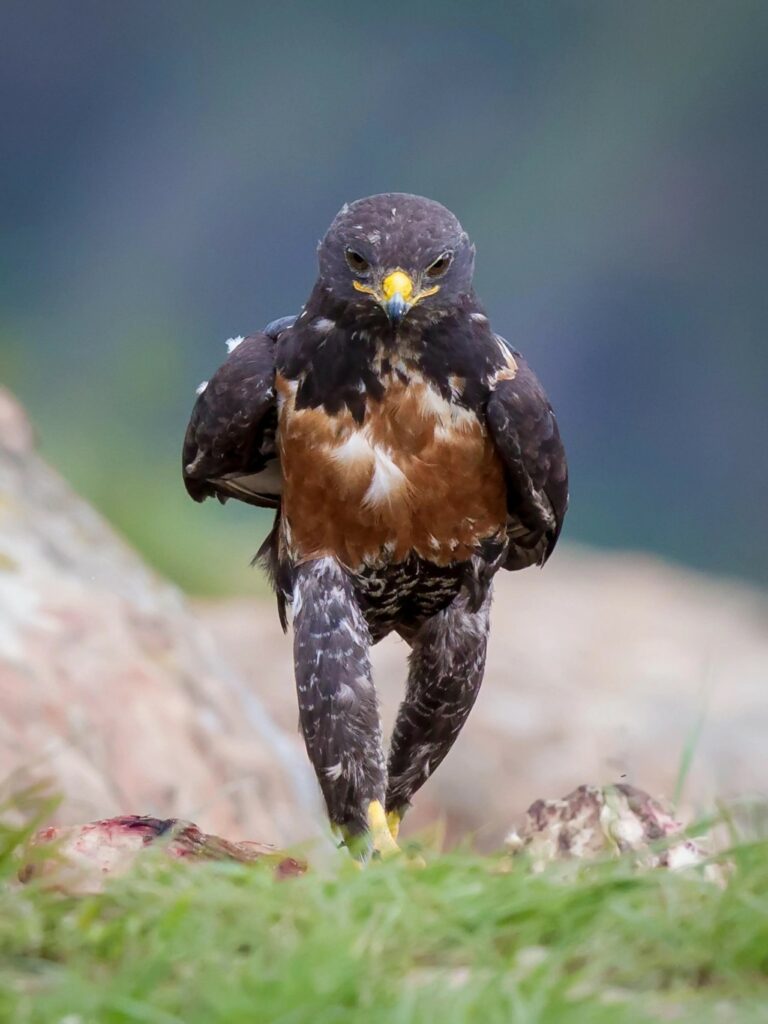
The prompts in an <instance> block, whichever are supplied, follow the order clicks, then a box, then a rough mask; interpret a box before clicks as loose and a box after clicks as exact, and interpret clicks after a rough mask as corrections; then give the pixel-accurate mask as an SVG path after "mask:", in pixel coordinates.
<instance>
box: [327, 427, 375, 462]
mask: <svg viewBox="0 0 768 1024" xmlns="http://www.w3.org/2000/svg"><path fill="white" fill-rule="evenodd" d="M373 457H374V452H373V448H372V447H371V444H370V442H369V441H368V439H367V438H366V436H365V434H363V432H362V431H360V430H356V431H355V432H354V433H352V434H350V435H349V437H348V438H347V439H346V441H344V442H342V444H340V445H339V446H338V447H337V448H334V449H333V450H332V451H331V458H332V459H333V460H334V461H335V462H341V463H342V464H343V465H349V464H350V463H353V462H360V461H362V460H365V461H369V460H370V459H372V458H373Z"/></svg>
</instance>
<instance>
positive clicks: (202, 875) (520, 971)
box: [0, 829, 768, 1024]
mask: <svg viewBox="0 0 768 1024" xmlns="http://www.w3.org/2000/svg"><path fill="white" fill-rule="evenodd" d="M21 838H23V837H22V835H21V834H20V833H15V832H13V831H11V830H8V829H6V831H5V841H4V845H3V844H2V840H1V839H0V877H2V885H1V887H0V1021H3V1022H6V1021H7V1022H12V1024H33V1022H34V1024H38V1022H40V1024H42V1022H44V1024H52V1022H60V1024H91V1022H94V1024H101V1022H105V1024H128V1022H143V1024H180V1022H183V1024H218V1022H227V1024H238V1022H262V1021H264V1022H267V1021H268V1022H274V1024H278V1022H279V1024H289V1022H290V1024H301V1022H305V1021H306V1022H313V1024H343V1022H348V1021H349V1022H353V1021H354V1022H357V1021H365V1022H367V1024H383V1022H387V1024H396V1022H406V1021H408V1022H410V1021H416V1022H431V1021H441V1022H448V1024H450V1022H457V1021H477V1022H484V1024H485V1022H489V1024H490V1022H496V1021H499V1022H502V1021H503V1022H526V1024H527V1022H550V1021H551V1022H555V1021H557V1022H559V1021H568V1022H570V1021H575V1022H581V1021H583V1022H585V1024H586V1022H596V1024H600V1022H603V1021H605V1022H614V1021H628V1022H633V1021H638V1022H639V1021H648V1020H686V1021H687V1020H691V1021H694V1020H695V1021H709V1020H712V1021H731V1020H733V1021H739V1022H742V1021H753V1020H754V1021H762V1020H766V1021H768V843H766V842H762V841H760V842H752V843H748V844H743V845H740V846H738V847H737V848H735V849H734V850H733V851H732V852H731V853H730V854H729V859H730V860H731V862H732V864H733V874H732V879H731V882H730V884H729V885H728V886H727V888H725V889H721V888H719V887H717V886H716V885H713V884H712V883H710V882H706V881H704V880H703V879H702V878H700V877H699V876H698V875H696V874H691V875H680V874H670V873H668V872H662V871H656V872H650V873H646V874H638V873H635V872H633V871H632V869H631V868H630V866H629V865H627V864H624V863H621V862H613V863H606V864H598V865H594V866H592V867H590V868H588V869H585V870H582V871H581V872H580V874H579V875H578V876H577V877H573V878H571V879H570V880H567V881H564V880H563V879H562V878H557V877H556V876H554V875H551V876H550V875H540V876H531V875H529V874H527V873H526V871H525V870H524V866H523V865H519V866H515V867H514V869H513V870H511V871H502V870H500V869H501V868H502V866H503V862H502V861H501V860H499V859H496V860H495V859H493V858H491V859H489V858H480V857H477V856H474V855H463V854H451V855H444V856H434V857H433V858H432V859H431V860H429V861H428V864H427V866H426V868H424V869H422V870H417V869H414V868H412V867H409V865H408V864H407V863H404V862H402V861H401V862H397V861H396V862H388V863H385V864H375V865H373V866H372V867H371V868H369V869H368V870H366V871H358V870H356V869H355V868H354V867H353V866H352V865H351V864H350V863H348V862H347V861H345V860H344V859H343V858H341V856H340V857H339V860H338V863H336V862H334V863H332V864H331V865H330V866H329V867H327V868H326V869H325V870H324V871H323V870H318V871H315V872H312V873H310V874H308V875H306V876H305V877H303V878H298V879H288V880H285V881H282V882H276V881H274V880H273V878H272V875H271V871H270V870H268V869H267V868H266V867H261V866H258V865H257V866H250V867H249V866H242V865H231V864H221V863H208V864H197V865H186V864H179V863H168V862H166V861H164V860H163V858H162V856H160V855H157V856H155V855H154V854H153V853H150V854H148V856H147V860H146V863H144V864H143V865H142V866H141V867H140V868H139V869H138V870H137V871H136V872H135V873H133V874H132V875H130V876H128V877H125V878H122V879H117V880H114V881H113V882H112V883H111V884H110V885H109V886H108V888H107V890H106V892H104V893H103V894H100V895H97V896H88V897H79V898H74V897H67V896H63V895H60V894H57V893H55V892H51V891H46V890H45V889H44V888H42V887H40V886H38V885H36V884H31V885H28V886H23V887H22V886H18V885H17V884H15V882H14V878H15V873H16V870H17V866H18V865H17V863H16V860H15V856H14V852H13V850H14V847H15V846H17V844H18V842H19V840H20V839H21Z"/></svg>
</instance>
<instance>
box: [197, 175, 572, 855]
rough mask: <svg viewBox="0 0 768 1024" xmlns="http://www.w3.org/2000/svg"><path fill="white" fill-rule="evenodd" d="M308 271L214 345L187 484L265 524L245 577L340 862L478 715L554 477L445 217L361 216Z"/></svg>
mask: <svg viewBox="0 0 768 1024" xmlns="http://www.w3.org/2000/svg"><path fill="white" fill-rule="evenodd" d="M318 255H319V277H318V279H317V283H316V284H315V286H314V288H313V290H312V293H311V295H310V296H309V299H308V300H307V302H306V305H305V306H304V307H303V309H302V311H301V312H300V314H299V315H298V316H296V317H284V318H282V319H280V320H276V321H273V322H272V323H271V324H270V325H269V326H268V327H266V328H265V330H263V331H261V332H258V333H256V334H253V335H251V336H250V337H247V338H245V339H236V340H235V342H234V343H230V347H231V349H232V351H231V353H230V355H229V357H228V358H227V360H226V361H225V362H224V364H223V365H222V366H221V368H220V369H219V370H218V371H217V372H216V373H215V375H214V376H213V378H212V379H211V381H210V382H209V383H208V384H207V385H206V386H204V387H203V386H201V391H200V394H199V397H198V399H197V402H196V404H195V406H194V410H193V412H192V417H191V420H190V423H189V427H188V429H187V433H186V438H185V442H184V452H183V469H184V481H185V484H186V487H187V490H188V492H189V494H190V495H191V496H192V497H193V498H194V499H195V500H196V501H203V500H204V499H205V498H207V497H216V498H218V499H219V500H220V501H226V500H227V499H229V498H237V499H239V500H241V501H245V502H249V503H250V504H253V505H260V506H265V507H267V508H273V509H275V510H276V516H275V523H274V527H273V529H272V531H271V533H270V535H269V536H268V537H267V539H266V541H265V542H264V545H263V546H262V548H261V550H260V552H259V554H258V555H257V558H258V559H259V560H260V561H261V562H262V563H263V564H264V565H265V567H266V568H267V570H268V572H269V574H270V577H271V579H272V582H273V585H274V589H275V591H276V595H277V604H278V610H279V614H280V620H281V622H282V624H283V628H284V629H285V628H286V623H287V611H288V610H291V612H292V621H293V643H294V662H295V676H296V688H297V694H298V703H299V716H300V725H301V731H302V733H303V736H304V740H305V743H306V748H307V753H308V755H309V758H310V760H311V762H312V765H313V767H314V770H315V773H316V775H317V778H318V781H319V784H320V788H321V790H322V793H323V796H324V798H325V803H326V805H327V809H328V814H329V817H330V820H331V823H332V825H333V826H335V829H336V830H337V832H338V833H340V834H341V835H342V837H343V838H344V839H345V841H346V842H347V844H348V845H349V846H350V848H351V849H352V852H353V853H355V854H356V855H357V856H362V857H364V856H367V855H368V853H369V852H370V851H373V852H374V853H378V854H379V855H387V854H389V853H391V852H394V851H395V850H396V849H397V843H396V840H397V833H398V829H399V825H400V821H401V819H402V817H403V814H404V813H405V811H406V810H407V808H408V807H409V806H410V803H411V800H412V798H413V796H414V794H415V793H416V791H417V790H418V789H419V788H420V787H421V786H422V785H423V783H424V782H425V781H426V780H427V779H428V778H429V776H430V775H431V774H432V773H433V772H434V770H435V769H436V768H437V766H438V765H439V764H440V762H441V761H442V760H443V758H444V757H445V756H446V754H447V753H448V751H449V750H450V748H451V746H452V745H453V743H454V741H455V740H456V738H457V736H458V735H459V732H460V730H461V728H462V726H463V725H464V723H465V721H466V719H467V716H468V714H469V712H470V710H471V708H472V706H473V704H474V702H475V698H476V697H477V694H478V690H479V687H480V684H481V681H482V678H483V671H484V665H485V654H486V645H487V640H488V615H489V609H490V604H491V591H492V582H493V577H494V575H495V573H496V572H497V571H498V570H499V569H523V568H525V567H527V566H530V565H534V564H538V565H542V564H543V563H544V562H545V561H546V560H547V558H548V557H549V556H550V554H551V553H552V550H553V548H554V546H555V544H556V542H557V539H558V536H559V534H560V530H561V527H562V524H563V517H564V515H565V511H566V506H567V501H568V482H567V466H566V459H565V453H564V450H563V446H562V443H561V441H560V435H559V432H558V427H557V422H556V420H555V416H554V413H553V411H552V407H551V406H550V404H549V402H548V400H547V396H546V395H545V393H544V390H543V388H542V386H541V384H540V383H539V381H538V379H537V378H536V376H535V374H534V373H533V371H532V370H531V369H530V368H529V366H528V364H527V363H526V361H525V359H524V358H523V357H522V355H521V354H520V353H519V352H517V351H515V349H513V348H511V347H510V346H509V345H508V344H507V342H506V341H504V339H503V338H501V337H500V336H499V335H497V334H495V333H494V332H493V330H492V328H491V325H490V323H489V321H488V317H487V316H486V314H485V312H484V311H483V308H482V307H481V305H480V304H479V302H478V300H477V298H476V297H475V293H474V291H473V287H472V276H473V269H474V256H475V250H474V246H473V245H472V243H471V242H470V240H469V238H468V236H467V234H466V233H465V232H464V230H463V229H462V227H461V225H460V223H459V221H458V220H457V219H456V217H455V216H454V215H453V214H452V213H451V212H450V211H449V210H447V209H446V208H445V207H444V206H441V205H440V204H439V203H437V202H434V201H432V200H429V199H424V198H421V197H419V196H413V195H407V194H400V193H387V194H384V195H377V196H371V197H369V198H367V199H360V200H358V201H357V202H354V203H351V204H349V205H345V206H344V207H343V209H342V210H341V211H340V213H339V214H338V215H337V216H336V218H335V220H334V221H333V223H332V224H331V226H330V228H329V230H328V232H327V234H326V235H325V237H324V238H323V240H322V241H321V243H320V245H319V248H318ZM393 631H394V632H396V633H398V634H399V635H400V636H401V637H402V638H403V639H404V640H405V641H406V642H407V643H408V644H409V645H410V649H411V653H410V658H409V671H408V681H407V685H406V690H405V696H404V699H403V701H402V704H401V706H400V709H399V712H398V715H397V720H396V724H395V726H394V731H393V735H392V738H391V743H390V747H389V753H388V756H387V757H385V753H384V748H383V745H382V733H381V725H380V720H379V711H378V704H377V698H376V691H375V688H374V684H373V681H372V678H371V666H370V660H369V649H370V646H371V644H375V643H376V642H377V641H379V640H381V639H382V637H384V636H386V635H387V634H388V633H391V632H393Z"/></svg>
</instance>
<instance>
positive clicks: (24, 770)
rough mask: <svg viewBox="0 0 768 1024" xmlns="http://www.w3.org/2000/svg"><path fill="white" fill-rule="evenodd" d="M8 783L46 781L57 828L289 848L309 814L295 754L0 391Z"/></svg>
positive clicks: (308, 795)
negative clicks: (135, 819) (151, 832)
mask: <svg viewBox="0 0 768 1024" xmlns="http://www.w3.org/2000/svg"><path fill="white" fill-rule="evenodd" d="M148 514H151V509H149V508H148ZM265 671H269V669H268V668H265ZM280 682H281V684H282V685H284V686H285V687H286V688H287V689H289V690H290V689H292V687H291V677H290V674H289V675H288V676H286V678H285V679H282V680H281V681H280ZM12 774H13V775H14V785H15V788H18V789H21V788H23V787H24V786H25V785H26V784H27V783H29V782H31V781H35V780H40V779H50V780H51V782H52V787H53V789H54V790H55V791H56V792H58V793H59V794H61V796H62V797H63V802H62V804H61V806H60V808H59V810H58V811H57V814H56V818H55V819H54V820H55V822H56V823H68V822H78V821H79V822H82V821H83V820H87V819H89V818H101V817H104V816H105V815H112V814H126V813H131V812H133V811H137V810H140V811H142V812H149V813H151V814H154V815H157V816H158V817H161V818H170V817H173V818H176V817H178V818H187V817H192V816H194V817H195V818H196V819H197V820H198V821H199V822H200V823H201V825H202V826H203V827H204V828H206V829H209V830H211V831H212V832H218V833H222V834H224V835H232V836H243V835H263V836H269V838H270V839H274V840H275V841H276V842H280V843H292V842H295V841H297V840H299V839H303V838H305V837H306V836H307V834H308V833H311V831H312V829H313V826H314V823H315V822H317V821H319V820H320V818H319V815H318V814H317V810H318V805H317V802H316V796H315V784H314V781H313V779H312V778H311V776H310V775H309V771H308V768H307V765H306V758H305V757H304V755H303V752H301V751H299V750H297V749H296V748H295V747H294V746H292V745H291V743H290V741H289V740H288V738H287V736H286V734H285V732H284V731H283V730H282V728H280V727H279V726H278V725H276V724H275V722H274V721H273V719H272V718H271V716H270V715H269V714H268V712H267V711H266V710H265V708H264V706H263V705H262V703H261V701H260V699H259V698H258V697H257V696H256V694H255V693H254V692H253V691H251V690H250V689H249V688H248V687H246V686H245V685H244V683H243V681H242V678H241V677H240V675H239V674H238V673H237V672H236V671H234V670H233V669H232V668H231V667H230V666H229V665H228V664H227V662H226V659H225V658H224V657H223V656H222V653H221V652H220V651H219V650H218V649H217V648H216V646H215V644H214V642H213V640H212V639H211V637H210V636H209V634H208V631H207V630H206V628H205V627H204V626H203V625H201V623H200V621H199V620H198V619H197V618H196V617H195V616H194V614H193V613H192V612H191V610H190V609H189V607H188V605H187V603H186V601H185V600H184V598H183V597H182V595H181V594H180V593H179V591H178V590H177V589H176V588H175V587H172V586H171V585H169V584H168V583H167V582H165V581H164V580H162V579H161V578H159V577H158V576H157V575H156V574H155V573H154V572H152V571H151V570H150V569H148V568H147V566H145V565H144V564H143V562H142V561H141V559H140V558H139V557H138V556H137V555H136V554H135V552H133V551H132V550H131V549H130V548H129V547H128V546H127V545H126V544H125V543H124V542H123V541H122V540H120V538H118V537H117V536H116V535H115V533H114V531H113V530H112V529H110V527H109V526H108V525H107V523H106V522H105V521H104V520H103V519H102V518H101V517H100V516H99V515H98V514H97V513H96V512H95V511H94V510H93V509H92V508H91V507H90V506H89V505H88V504H86V503H85V502H84V501H82V500H81V499H80V498H78V497H77V496H76V495H75V494H74V493H73V492H72V490H71V489H70V488H69V487H68V486H67V485H66V484H65V483H64V481H63V480H61V478H60V477H59V476H58V475H57V474H56V473H55V472H54V471H53V470H51V468H50V467H49V466H48V465H46V463H45V462H44V461H43V460H42V459H41V458H40V457H39V456H38V455H37V454H36V452H35V451H34V449H33V444H32V432H31V430H30V428H29V424H28V422H27V421H26V418H25V417H24V415H23V412H22V411H21V409H20V408H19V406H18V405H17V403H15V402H14V400H13V399H12V397H11V396H10V395H9V394H8V393H7V392H4V391H2V389H0V782H2V781H4V780H7V779H8V778H9V776H11V775H12ZM315 827H316V826H315Z"/></svg>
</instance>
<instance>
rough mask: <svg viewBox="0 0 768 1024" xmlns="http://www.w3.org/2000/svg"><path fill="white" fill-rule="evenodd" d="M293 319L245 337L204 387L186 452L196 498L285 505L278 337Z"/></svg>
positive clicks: (184, 458) (186, 479)
mask: <svg viewBox="0 0 768 1024" xmlns="http://www.w3.org/2000/svg"><path fill="white" fill-rule="evenodd" d="M292 321H293V318H284V320H282V321H276V322H275V323H274V324H270V325H269V327H268V328H267V330H266V331H264V332H260V333H258V334H252V335H251V336H250V337H248V338H245V339H243V340H242V341H241V342H240V343H239V344H238V345H237V346H236V347H235V348H233V350H232V352H231V353H230V355H229V357H228V358H227V360H226V361H225V362H224V364H223V365H222V366H221V367H220V368H219V369H218V370H217V371H216V373H215V374H214V375H213V377H212V378H211V380H210V381H209V382H208V384H207V385H205V387H204V388H203V389H202V391H201V393H200V395H199V397H198V399H197V401H196V403H195V406H194V409H193V410H192V416H191V418H190V421H189V426H188V427H187V433H186V436H185V438H184V450H183V456H182V463H183V474H184V484H185V486H186V488H187V491H188V492H189V494H190V496H191V497H193V498H194V499H195V501H204V500H205V499H206V498H209V497H216V498H218V499H219V501H222V502H224V501H226V500H227V499H228V498H237V499H238V500H240V501H245V502H248V503H249V504H251V505H260V506H262V507H265V508H278V507H279V504H280V494H281V491H282V474H281V472H280V459H279V456H278V452H277V444H276V434H277V408H276V404H275V339H276V337H277V335H278V334H279V333H280V331H281V330H283V329H285V327H286V326H290V323H292Z"/></svg>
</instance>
